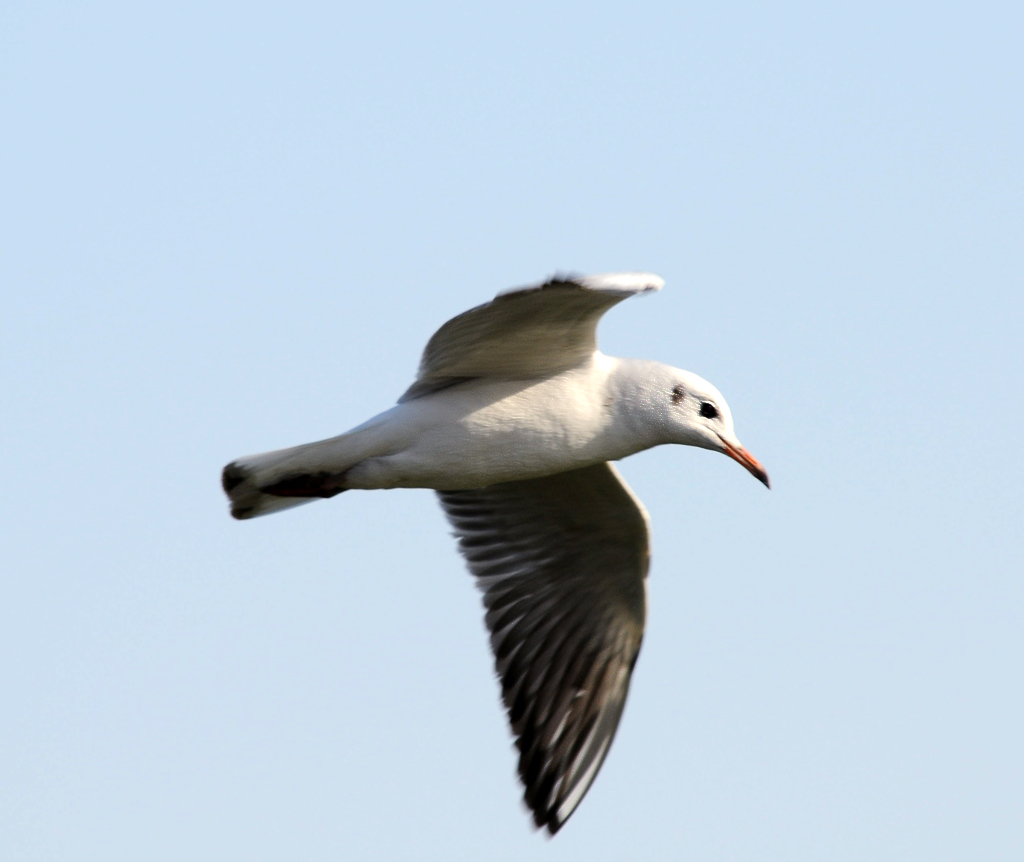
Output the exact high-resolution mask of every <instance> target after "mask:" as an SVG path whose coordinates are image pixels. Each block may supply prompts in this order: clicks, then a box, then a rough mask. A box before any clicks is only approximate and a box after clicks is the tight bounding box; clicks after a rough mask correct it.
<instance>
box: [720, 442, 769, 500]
mask: <svg viewBox="0 0 1024 862" xmlns="http://www.w3.org/2000/svg"><path fill="white" fill-rule="evenodd" d="M720 439H721V441H722V443H724V444H725V454H726V455H728V456H729V457H730V458H732V460H733V461H736V462H737V463H739V464H742V465H743V466H744V467H746V468H747V470H749V471H750V474H751V475H752V476H753V477H754V478H755V479H757V480H758V481H760V482H763V483H764V486H765V487H766V488H771V486H772V483H771V482H769V481H768V473H767V472H766V471H765V469H764V467H762V466H761V462H760V461H758V460H757V458H755V457H754V456H753V455H751V454H750V453H749V452H748V451H747V450H746V449H744V448H743V447H742V446H733V445H732V443H730V442H729V441H728V440H726V439H725V438H724V437H721V438H720Z"/></svg>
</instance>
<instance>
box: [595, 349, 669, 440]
mask: <svg viewBox="0 0 1024 862" xmlns="http://www.w3.org/2000/svg"><path fill="white" fill-rule="evenodd" d="M664 368H665V366H664V365H662V364H661V363H660V362H651V361H649V360H646V359H616V360H615V365H614V367H613V368H612V370H611V373H610V374H609V375H608V381H607V387H608V396H609V398H610V400H611V403H614V404H615V405H616V408H617V409H616V413H617V424H619V425H620V426H621V428H622V430H623V431H624V432H625V433H627V434H628V435H629V436H630V439H631V440H633V441H635V445H636V450H635V451H637V452H639V451H641V450H643V449H649V448H650V447H651V446H657V445H659V444H661V443H669V442H671V439H670V437H669V436H667V435H666V429H665V428H664V427H663V423H662V421H661V417H662V415H663V413H664V404H663V402H665V401H666V400H667V399H668V398H669V397H670V395H669V394H668V392H667V391H663V390H666V387H665V385H663V381H662V379H663V378H664V376H665V375H664ZM668 389H669V390H670V389H671V387H668Z"/></svg>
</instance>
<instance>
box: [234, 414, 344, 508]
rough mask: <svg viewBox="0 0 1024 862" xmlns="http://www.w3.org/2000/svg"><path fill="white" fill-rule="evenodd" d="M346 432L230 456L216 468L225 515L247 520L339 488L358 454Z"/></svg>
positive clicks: (330, 495)
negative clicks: (231, 458) (224, 496)
mask: <svg viewBox="0 0 1024 862" xmlns="http://www.w3.org/2000/svg"><path fill="white" fill-rule="evenodd" d="M346 436H347V435H344V434H343V435H341V437H334V438H331V439H330V440H322V441H320V442H319V443H308V444H306V445H304V446H294V447H292V448H290V449H278V450H277V451H275V452H264V453H262V454H260V455H247V456H246V457H244V458H238V459H236V460H234V461H232V462H231V463H230V464H228V465H227V466H226V467H225V468H224V470H223V472H222V473H221V485H222V486H223V488H224V493H225V494H227V495H228V498H229V499H230V500H231V515H232V516H233V517H235V518H238V519H239V520H248V519H249V518H257V517H259V516H260V515H269V514H271V513H272V512H280V511H282V510H284V509H291V508H292V507H293V506H301V505H302V504H303V503H312V502H313V501H314V500H319V499H324V498H326V497H333V496H335V495H336V494H340V493H341V492H342V491H344V490H345V486H344V479H345V472H346V470H347V469H348V468H349V467H351V466H352V464H353V463H356V462H357V461H358V460H360V459H353V458H352V454H353V453H352V452H351V451H350V450H351V447H350V446H346V445H345V437H346ZM346 450H349V451H346Z"/></svg>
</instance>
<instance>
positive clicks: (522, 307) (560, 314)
mask: <svg viewBox="0 0 1024 862" xmlns="http://www.w3.org/2000/svg"><path fill="white" fill-rule="evenodd" d="M663 284H664V282H663V281H662V279H660V278H659V277H658V276H656V275H652V274H651V273H648V272H620V273H610V274H608V275H591V276H578V277H577V276H555V277H554V278H552V279H551V280H550V281H546V282H544V283H543V284H540V285H536V286H533V287H525V288H517V289H515V290H509V291H505V292H504V293H499V294H498V295H497V296H496V297H495V298H494V299H493V300H492V301H491V302H488V303H486V304H485V305H478V306H477V307H476V308H471V309H470V310H469V311H467V312H464V313H463V314H460V315H459V316H458V317H453V318H452V319H451V320H449V321H448V322H447V323H446V324H445V325H444V326H442V327H441V328H440V329H439V330H437V332H435V333H434V335H433V336H432V337H431V339H430V341H429V342H428V343H427V346H426V349H425V350H424V351H423V358H422V360H421V361H420V369H419V375H418V376H417V378H416V382H415V383H414V384H413V385H412V386H411V387H410V388H409V389H408V391H407V392H406V393H405V394H404V395H403V396H402V397H401V398H400V399H399V400H400V401H409V400H411V399H413V398H419V397H420V396H422V395H427V394H429V393H430V392H435V391H437V390H438V389H443V388H445V387H446V386H450V385H452V384H454V383H458V382H461V381H463V380H468V379H472V378H476V377H503V378H506V379H527V378H532V377H544V376H546V375H549V374H556V373H558V372H559V371H564V370H565V369H567V368H572V367H573V366H576V365H579V364H580V363H581V362H583V361H585V360H586V359H587V358H588V357H589V356H591V354H593V352H594V351H595V350H596V349H597V322H598V320H600V318H601V315H602V314H604V313H605V312H606V311H607V310H608V309H609V308H611V307H612V306H613V305H615V304H616V303H619V302H622V300H624V299H626V298H627V297H630V296H633V295H634V294H637V293H645V292H647V291H651V290H659V289H660V288H661V286H662V285H663Z"/></svg>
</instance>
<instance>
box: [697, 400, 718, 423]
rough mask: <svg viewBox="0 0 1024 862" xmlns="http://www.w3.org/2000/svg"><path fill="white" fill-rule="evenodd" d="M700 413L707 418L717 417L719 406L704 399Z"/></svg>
mask: <svg viewBox="0 0 1024 862" xmlns="http://www.w3.org/2000/svg"><path fill="white" fill-rule="evenodd" d="M700 415H701V416H703V417H704V418H705V419H717V418H718V408H717V407H715V405H714V404H712V403H711V402H710V401H702V402H701V405H700Z"/></svg>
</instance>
